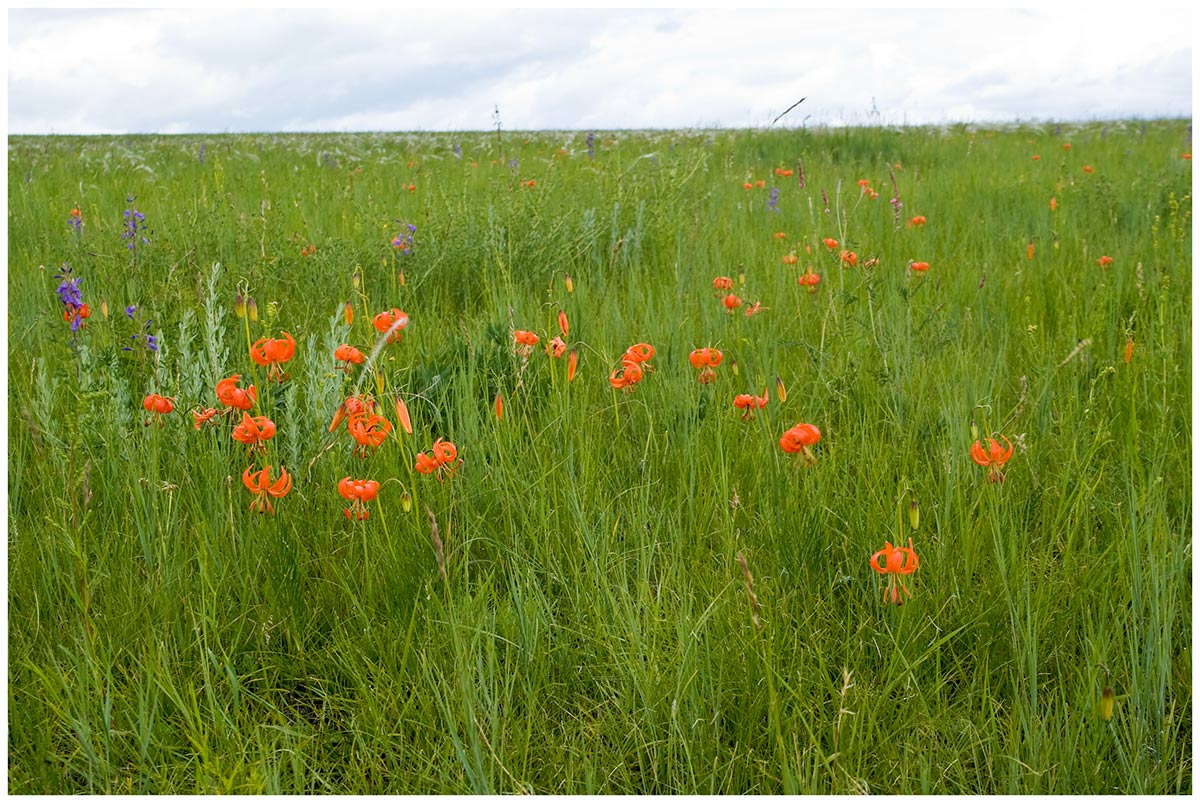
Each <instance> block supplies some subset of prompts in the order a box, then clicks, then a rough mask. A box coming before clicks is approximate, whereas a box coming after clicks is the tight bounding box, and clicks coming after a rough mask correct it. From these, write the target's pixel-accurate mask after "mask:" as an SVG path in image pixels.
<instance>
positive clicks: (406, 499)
mask: <svg viewBox="0 0 1200 803" xmlns="http://www.w3.org/2000/svg"><path fill="white" fill-rule="evenodd" d="M400 507H402V508H404V512H405V513H407V512H408V511H410V510H412V496H411V495H409V493H408V491H405V492H404V493H402V494H400Z"/></svg>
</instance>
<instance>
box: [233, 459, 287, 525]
mask: <svg viewBox="0 0 1200 803" xmlns="http://www.w3.org/2000/svg"><path fill="white" fill-rule="evenodd" d="M252 468H254V466H247V467H246V470H245V471H243V472H242V484H243V485H245V486H246V487H247V488H248V489H249V490H250V492H251V493H252V494H254V501H252V502H251V503H250V509H251V510H253V511H256V512H258V513H263V512H266V513H270V514H271V515H275V506H274V505H273V504H271V499H270V497H272V496H273V497H275V498H276V499H281V498H283V497H284V496H287V493H288V491H290V490H292V478H291V476H289V475H288V473H287V472H286V471H284V469H283V466H280V467H279V479H277V480H275V482H271V467H270V466H267V467H266V468H264V469H263V470H262V471H255V472H251V470H250V469H252Z"/></svg>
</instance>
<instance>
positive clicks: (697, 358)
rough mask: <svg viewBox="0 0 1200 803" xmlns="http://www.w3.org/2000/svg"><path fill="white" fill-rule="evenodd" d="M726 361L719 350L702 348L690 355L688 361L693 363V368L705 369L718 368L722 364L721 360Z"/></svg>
mask: <svg viewBox="0 0 1200 803" xmlns="http://www.w3.org/2000/svg"><path fill="white" fill-rule="evenodd" d="M723 359H725V355H724V354H722V353H721V352H720V351H719V350H718V349H714V348H708V347H705V348H702V349H696V350H694V351H693V352H692V353H691V354H689V355H688V361H689V362H691V364H692V367H693V368H697V369H699V368H704V367H705V366H712V367H714V368H715V367H716V366H718V365H720V364H721V360H723Z"/></svg>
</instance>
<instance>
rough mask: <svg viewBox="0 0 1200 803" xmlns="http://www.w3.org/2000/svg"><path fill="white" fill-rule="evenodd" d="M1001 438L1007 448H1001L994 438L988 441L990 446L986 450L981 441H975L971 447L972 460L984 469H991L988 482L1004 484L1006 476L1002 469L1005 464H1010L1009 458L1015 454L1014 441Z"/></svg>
mask: <svg viewBox="0 0 1200 803" xmlns="http://www.w3.org/2000/svg"><path fill="white" fill-rule="evenodd" d="M1000 437H1001V438H1004V443H1005V446H1007V448H1005V447H1003V446H1001V445H1000V444H999V443H997V442H996V441H995V439H993V438H988V439H987V443H988V445H987V448H986V449H985V448H984V447H983V444H982V443H980V442H979V441H975V443H974V444H972V445H971V459H972V460H974V461H975V462H976V463H978V464H979V465H981V466H983V467H984V468H988V469H990V471H989V472H988V480H990V481H991V482H1004V474H1003V472H1001V471H1000V469H1001V468H1003V467H1004V464H1005V463H1007V462H1008V458H1010V457H1012V453H1013V445H1012V441H1010V440H1009V439H1008V438H1006V437H1005V436H1003V435H1001V436H1000Z"/></svg>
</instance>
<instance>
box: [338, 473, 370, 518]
mask: <svg viewBox="0 0 1200 803" xmlns="http://www.w3.org/2000/svg"><path fill="white" fill-rule="evenodd" d="M338 493H340V494H341V495H342V498H343V499H347V500H349V501H350V503H351V504H350V507H348V508H346V509H345V510H344V511H343V512H344V513H345V514H346V518H348V519H356V520H358V521H364V520H365V519H366V518H367V517H368V516H370V515H371V514H370V511H368V510H367V504H366V503H367V502H370V501H371V500H372V499H374V498H375V497H376V496H378V495H379V483H378V482H376V481H375V480H352V479H350V478H349V477H343V478H342V479H341V481H339V482H338Z"/></svg>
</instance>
